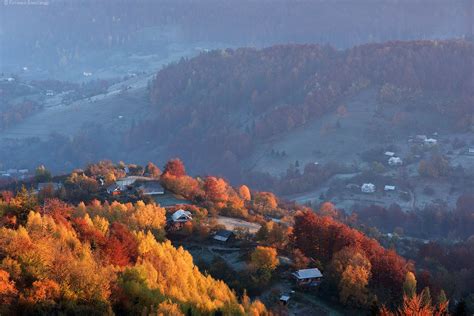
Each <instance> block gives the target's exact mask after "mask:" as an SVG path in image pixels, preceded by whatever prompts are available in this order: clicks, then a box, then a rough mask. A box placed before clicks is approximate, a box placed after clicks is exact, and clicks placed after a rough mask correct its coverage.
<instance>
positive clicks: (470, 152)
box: [467, 147, 474, 156]
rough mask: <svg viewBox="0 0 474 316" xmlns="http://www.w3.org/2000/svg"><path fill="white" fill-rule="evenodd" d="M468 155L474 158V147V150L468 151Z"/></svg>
mask: <svg viewBox="0 0 474 316" xmlns="http://www.w3.org/2000/svg"><path fill="white" fill-rule="evenodd" d="M467 154H468V155H472V156H474V147H473V148H469V149H468V150H467Z"/></svg>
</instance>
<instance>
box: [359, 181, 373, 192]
mask: <svg viewBox="0 0 474 316" xmlns="http://www.w3.org/2000/svg"><path fill="white" fill-rule="evenodd" d="M360 190H361V191H362V192H363V193H374V192H375V184H373V183H364V184H363V185H362V187H361V188H360Z"/></svg>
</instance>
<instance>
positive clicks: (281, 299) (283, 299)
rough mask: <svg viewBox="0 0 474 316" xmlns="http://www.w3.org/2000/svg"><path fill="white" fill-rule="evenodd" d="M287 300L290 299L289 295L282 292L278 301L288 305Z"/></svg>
mask: <svg viewBox="0 0 474 316" xmlns="http://www.w3.org/2000/svg"><path fill="white" fill-rule="evenodd" d="M289 301H290V296H289V295H287V294H283V295H282V296H280V303H281V304H282V305H288V302H289Z"/></svg>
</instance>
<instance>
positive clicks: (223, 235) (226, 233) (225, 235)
mask: <svg viewBox="0 0 474 316" xmlns="http://www.w3.org/2000/svg"><path fill="white" fill-rule="evenodd" d="M233 235H234V233H233V232H231V231H230V230H225V229H223V230H220V231H218V232H217V233H216V234H215V235H214V237H213V239H214V240H217V241H221V242H227V241H229V239H231V238H232V236H233Z"/></svg>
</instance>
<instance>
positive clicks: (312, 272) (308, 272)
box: [293, 268, 323, 280]
mask: <svg viewBox="0 0 474 316" xmlns="http://www.w3.org/2000/svg"><path fill="white" fill-rule="evenodd" d="M293 275H294V276H295V277H296V278H297V279H299V280H302V279H314V278H321V277H322V276H323V274H322V273H321V271H319V269H317V268H312V269H302V270H298V271H296V272H294V273H293Z"/></svg>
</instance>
